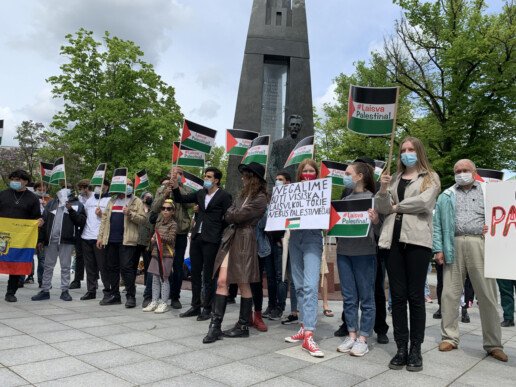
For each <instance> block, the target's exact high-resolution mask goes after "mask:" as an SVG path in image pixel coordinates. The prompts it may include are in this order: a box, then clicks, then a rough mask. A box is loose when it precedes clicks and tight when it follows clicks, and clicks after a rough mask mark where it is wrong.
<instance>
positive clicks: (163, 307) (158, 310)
mask: <svg viewBox="0 0 516 387" xmlns="http://www.w3.org/2000/svg"><path fill="white" fill-rule="evenodd" d="M169 310H170V306H168V304H167V303H166V302H163V301H161V302H160V303H159V305H158V307H157V308H156V310H155V311H154V313H166V312H168V311H169Z"/></svg>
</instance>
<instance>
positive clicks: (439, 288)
mask: <svg viewBox="0 0 516 387" xmlns="http://www.w3.org/2000/svg"><path fill="white" fill-rule="evenodd" d="M443 267H444V263H443V264H442V265H438V264H435V271H436V272H437V287H436V289H435V290H436V292H437V303H438V304H439V306H441V296H442V294H443Z"/></svg>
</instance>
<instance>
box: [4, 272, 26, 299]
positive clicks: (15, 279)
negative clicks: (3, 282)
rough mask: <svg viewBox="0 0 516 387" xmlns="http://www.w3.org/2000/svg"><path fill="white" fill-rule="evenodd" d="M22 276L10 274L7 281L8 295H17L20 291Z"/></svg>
mask: <svg viewBox="0 0 516 387" xmlns="http://www.w3.org/2000/svg"><path fill="white" fill-rule="evenodd" d="M20 277H23V276H20V275H13V274H9V280H8V281H7V292H6V294H12V295H15V294H16V291H17V290H18V283H19V282H20Z"/></svg>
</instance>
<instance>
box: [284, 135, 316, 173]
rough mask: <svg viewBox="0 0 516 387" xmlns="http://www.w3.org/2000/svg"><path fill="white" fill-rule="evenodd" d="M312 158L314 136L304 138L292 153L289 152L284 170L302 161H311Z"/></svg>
mask: <svg viewBox="0 0 516 387" xmlns="http://www.w3.org/2000/svg"><path fill="white" fill-rule="evenodd" d="M313 157H314V136H309V137H305V138H303V139H302V140H301V141H299V142H298V143H297V145H296V147H295V148H294V149H293V150H292V152H290V155H289V156H288V159H287V162H286V163H285V168H286V167H288V166H290V165H294V164H299V163H300V162H301V161H303V160H304V159H310V158H312V159H313Z"/></svg>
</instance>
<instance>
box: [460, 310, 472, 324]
mask: <svg viewBox="0 0 516 387" xmlns="http://www.w3.org/2000/svg"><path fill="white" fill-rule="evenodd" d="M460 321H461V322H463V323H465V324H468V323H470V322H471V320H470V318H469V314H468V308H467V307H465V306H463V307H462V317H461V319H460Z"/></svg>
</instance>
